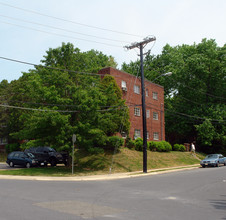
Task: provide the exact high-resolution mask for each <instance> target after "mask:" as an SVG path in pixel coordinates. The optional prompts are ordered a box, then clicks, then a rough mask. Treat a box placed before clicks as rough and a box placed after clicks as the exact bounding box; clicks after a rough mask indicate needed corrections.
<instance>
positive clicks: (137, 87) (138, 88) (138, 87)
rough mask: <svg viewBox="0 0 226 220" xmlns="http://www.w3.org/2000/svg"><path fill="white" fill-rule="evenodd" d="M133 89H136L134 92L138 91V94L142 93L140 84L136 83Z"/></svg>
mask: <svg viewBox="0 0 226 220" xmlns="http://www.w3.org/2000/svg"><path fill="white" fill-rule="evenodd" d="M133 91H134V93H136V94H140V86H138V85H134V87H133Z"/></svg>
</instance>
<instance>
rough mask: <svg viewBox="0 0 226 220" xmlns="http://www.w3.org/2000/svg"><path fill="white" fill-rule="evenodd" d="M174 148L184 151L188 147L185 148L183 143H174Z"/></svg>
mask: <svg viewBox="0 0 226 220" xmlns="http://www.w3.org/2000/svg"><path fill="white" fill-rule="evenodd" d="M173 150H174V151H182V152H184V151H185V150H186V149H185V146H184V145H183V144H174V145H173Z"/></svg>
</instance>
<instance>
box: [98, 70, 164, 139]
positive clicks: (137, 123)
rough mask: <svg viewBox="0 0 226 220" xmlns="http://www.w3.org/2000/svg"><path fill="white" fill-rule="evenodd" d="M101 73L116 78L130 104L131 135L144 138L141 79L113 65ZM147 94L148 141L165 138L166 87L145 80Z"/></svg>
mask: <svg viewBox="0 0 226 220" xmlns="http://www.w3.org/2000/svg"><path fill="white" fill-rule="evenodd" d="M99 74H104V75H105V74H109V75H111V76H113V77H114V78H115V80H116V82H117V84H118V86H119V87H120V88H121V89H122V92H123V99H125V100H126V104H127V105H128V106H129V114H130V123H131V128H130V134H129V136H130V138H132V139H134V138H137V137H141V138H143V125H142V101H141V79H140V78H137V77H136V76H134V75H131V74H129V73H126V72H122V71H119V70H117V69H114V68H112V67H107V68H104V69H102V70H100V71H99ZM145 96H146V97H145V102H146V120H147V139H148V141H152V140H154V141H161V140H165V119H164V88H163V87H162V86H160V85H157V84H154V83H152V82H150V81H147V80H145Z"/></svg>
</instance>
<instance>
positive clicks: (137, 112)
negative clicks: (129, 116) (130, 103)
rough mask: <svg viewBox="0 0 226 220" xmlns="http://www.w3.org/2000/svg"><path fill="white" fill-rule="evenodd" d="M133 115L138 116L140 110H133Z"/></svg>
mask: <svg viewBox="0 0 226 220" xmlns="http://www.w3.org/2000/svg"><path fill="white" fill-rule="evenodd" d="M134 115H136V116H140V108H137V107H135V108H134Z"/></svg>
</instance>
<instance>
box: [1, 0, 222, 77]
mask: <svg viewBox="0 0 226 220" xmlns="http://www.w3.org/2000/svg"><path fill="white" fill-rule="evenodd" d="M6 4H7V5H6ZM225 12H226V1H225V0H158V1H156V0H83V1H80V0H64V1H62V0H33V1H31V0H20V1H18V0H7V1H4V0H0V30H1V34H0V42H1V46H0V57H6V58H11V59H15V60H21V61H25V62H30V63H34V64H40V60H41V59H42V58H43V56H44V55H45V53H46V51H47V50H48V49H49V48H56V47H59V46H61V44H62V42H71V43H73V44H74V45H75V47H78V48H80V50H81V51H88V50H91V49H95V50H98V51H102V52H103V53H104V54H107V55H112V56H113V57H114V58H115V60H116V62H117V63H118V64H119V65H118V67H119V68H120V65H121V64H122V63H123V62H126V63H129V62H130V61H131V60H132V61H134V60H136V59H138V56H137V52H138V51H136V50H131V51H126V50H125V49H124V48H123V46H125V45H129V44H130V43H132V42H139V41H142V39H143V37H146V36H151V35H154V36H155V37H156V41H155V43H150V44H149V45H148V48H147V49H151V48H152V50H151V51H152V53H153V54H155V55H157V54H160V53H161V51H162V48H163V47H164V46H165V45H166V44H167V43H169V44H170V45H171V46H176V45H182V44H190V45H191V44H193V43H200V42H201V40H202V39H203V38H207V39H210V38H211V39H215V40H216V42H217V44H218V45H219V46H223V45H224V44H225V43H226V42H225V39H226V28H225V24H226V13H225ZM44 15H45V16H44ZM53 17H55V18H53ZM56 18H57V19H56ZM63 20H64V21H63ZM28 22H30V23H28ZM40 24H41V25H40ZM81 24H84V25H81ZM44 25H45V26H44ZM47 26H48V27H47ZM50 26H51V27H52V28H50ZM103 29H108V30H114V31H117V32H123V33H127V34H122V33H120V34H119V33H116V32H114V31H107V30H103ZM128 33H129V34H131V35H128ZM88 35H92V36H95V37H91V36H88ZM133 35H139V37H137V36H133ZM103 38H108V39H111V40H105V39H103ZM82 39H83V40H82ZM93 41H95V42H93ZM97 42H99V43H97ZM107 44H112V45H114V46H109V45H107ZM32 68H33V66H28V65H24V64H19V63H15V62H10V61H6V60H3V59H0V81H2V80H3V79H7V80H8V81H11V80H14V79H18V78H19V77H20V76H21V75H22V72H26V71H28V70H29V69H32Z"/></svg>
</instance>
